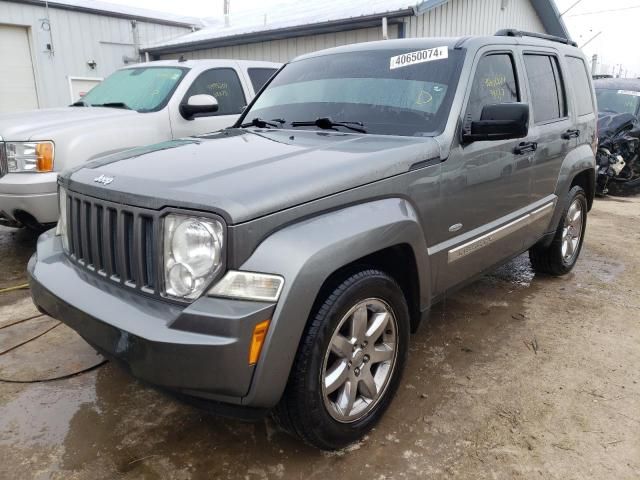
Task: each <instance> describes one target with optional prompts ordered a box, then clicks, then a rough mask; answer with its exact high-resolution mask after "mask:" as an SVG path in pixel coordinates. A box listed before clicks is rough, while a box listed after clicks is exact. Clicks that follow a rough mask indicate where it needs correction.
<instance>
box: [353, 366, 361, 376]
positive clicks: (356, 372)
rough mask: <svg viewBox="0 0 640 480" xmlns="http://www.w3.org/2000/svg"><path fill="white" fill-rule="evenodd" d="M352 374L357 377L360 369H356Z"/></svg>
mask: <svg viewBox="0 0 640 480" xmlns="http://www.w3.org/2000/svg"><path fill="white" fill-rule="evenodd" d="M353 373H355V374H356V377H357V376H358V375H360V369H359V368H356V369H355V370H354V371H353Z"/></svg>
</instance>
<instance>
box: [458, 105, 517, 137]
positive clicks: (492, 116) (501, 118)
mask: <svg viewBox="0 0 640 480" xmlns="http://www.w3.org/2000/svg"><path fill="white" fill-rule="evenodd" d="M528 133H529V105H528V104H526V103H517V102H514V103H498V104H493V105H485V106H484V107H482V113H481V115H480V120H477V121H472V122H471V123H470V125H468V126H467V128H466V129H465V131H464V132H463V134H462V140H463V141H464V142H467V143H469V142H477V141H480V140H509V139H513V138H522V137H526V136H527V135H528Z"/></svg>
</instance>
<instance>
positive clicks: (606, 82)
mask: <svg viewBox="0 0 640 480" xmlns="http://www.w3.org/2000/svg"><path fill="white" fill-rule="evenodd" d="M593 86H594V88H607V89H611V90H631V91H634V92H640V79H638V78H599V79H598V80H594V81H593Z"/></svg>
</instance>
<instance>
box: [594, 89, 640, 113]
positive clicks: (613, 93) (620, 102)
mask: <svg viewBox="0 0 640 480" xmlns="http://www.w3.org/2000/svg"><path fill="white" fill-rule="evenodd" d="M596 97H597V99H598V111H599V112H613V113H630V114H632V115H637V114H638V106H639V105H640V92H635V91H631V90H617V89H616V90H614V89H608V88H597V89H596Z"/></svg>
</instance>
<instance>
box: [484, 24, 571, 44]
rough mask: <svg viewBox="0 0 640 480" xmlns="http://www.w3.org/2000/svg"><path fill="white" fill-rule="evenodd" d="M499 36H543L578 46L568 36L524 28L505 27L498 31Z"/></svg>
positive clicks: (546, 38)
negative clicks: (530, 30)
mask: <svg viewBox="0 0 640 480" xmlns="http://www.w3.org/2000/svg"><path fill="white" fill-rule="evenodd" d="M496 36H498V37H534V38H542V39H543V40H549V41H551V42H558V43H564V44H565V45H571V46H572V47H577V46H578V44H577V43H576V42H574V41H573V40H569V39H568V38H563V37H556V36H555V35H547V34H546V33H535V32H524V31H522V30H516V29H515V28H505V29H502V30H498V31H497V32H496Z"/></svg>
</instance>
